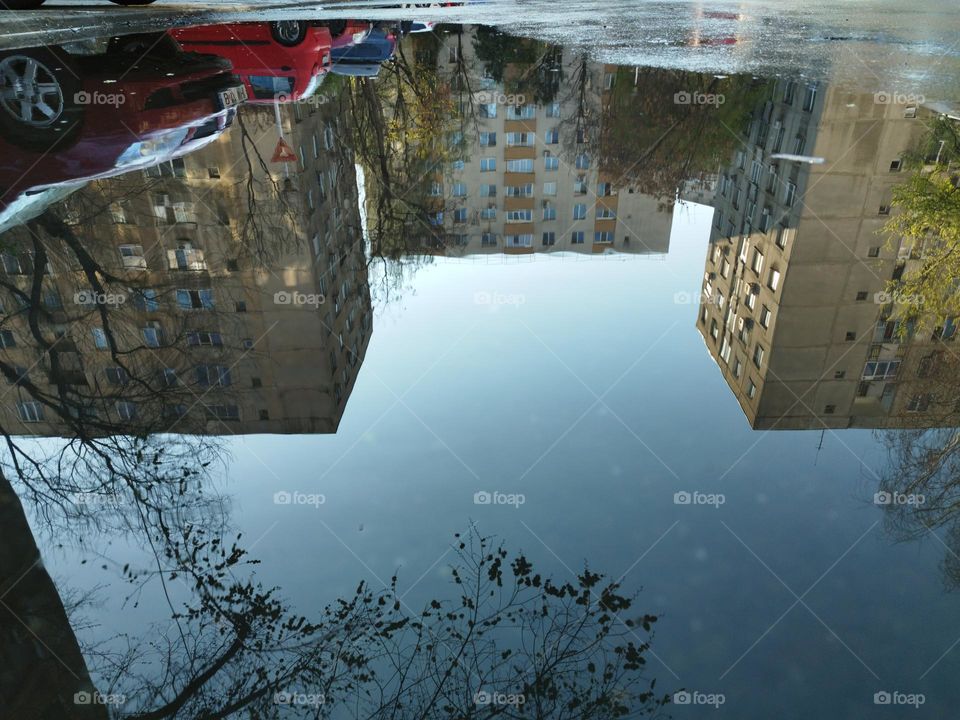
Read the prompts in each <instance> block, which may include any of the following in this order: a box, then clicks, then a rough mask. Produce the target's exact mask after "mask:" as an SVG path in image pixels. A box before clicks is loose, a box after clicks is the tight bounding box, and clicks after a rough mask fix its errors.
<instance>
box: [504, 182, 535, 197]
mask: <svg viewBox="0 0 960 720" xmlns="http://www.w3.org/2000/svg"><path fill="white" fill-rule="evenodd" d="M504 192H505V194H506V196H507V197H532V196H533V183H527V184H525V185H507V186H506V187H505V188H504Z"/></svg>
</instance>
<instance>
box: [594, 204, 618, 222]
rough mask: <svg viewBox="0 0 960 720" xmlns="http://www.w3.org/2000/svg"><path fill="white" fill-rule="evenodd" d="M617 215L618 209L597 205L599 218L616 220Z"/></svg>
mask: <svg viewBox="0 0 960 720" xmlns="http://www.w3.org/2000/svg"><path fill="white" fill-rule="evenodd" d="M616 217H617V211H616V210H614V209H613V208H608V207H603V206H602V205H601V206H599V207H597V220H615V219H616Z"/></svg>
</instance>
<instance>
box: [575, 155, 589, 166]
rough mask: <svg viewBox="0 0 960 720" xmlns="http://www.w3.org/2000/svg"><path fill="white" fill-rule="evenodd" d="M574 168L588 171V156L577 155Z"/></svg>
mask: <svg viewBox="0 0 960 720" xmlns="http://www.w3.org/2000/svg"><path fill="white" fill-rule="evenodd" d="M574 166H575V167H576V168H577V170H589V169H590V156H589V155H587V154H586V153H580V154H579V155H577V159H576V160H575V161H574Z"/></svg>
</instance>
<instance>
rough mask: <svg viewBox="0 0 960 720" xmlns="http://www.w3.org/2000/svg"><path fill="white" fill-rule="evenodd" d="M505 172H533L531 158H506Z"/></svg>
mask: <svg viewBox="0 0 960 720" xmlns="http://www.w3.org/2000/svg"><path fill="white" fill-rule="evenodd" d="M507 172H514V173H532V172H533V160H532V159H529V158H528V159H525V160H507Z"/></svg>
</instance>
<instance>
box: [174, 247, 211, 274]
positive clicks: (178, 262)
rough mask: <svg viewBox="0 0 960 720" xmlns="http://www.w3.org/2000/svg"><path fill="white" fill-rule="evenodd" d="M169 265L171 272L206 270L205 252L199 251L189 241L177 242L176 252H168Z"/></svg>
mask: <svg viewBox="0 0 960 720" xmlns="http://www.w3.org/2000/svg"><path fill="white" fill-rule="evenodd" d="M167 265H168V266H169V268H170V269H171V270H206V269H207V263H206V260H204V258H203V250H198V249H196V248H194V247H193V245H192V244H191V243H190V242H189V241H187V240H180V241H178V242H177V248H176V249H175V250H167Z"/></svg>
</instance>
